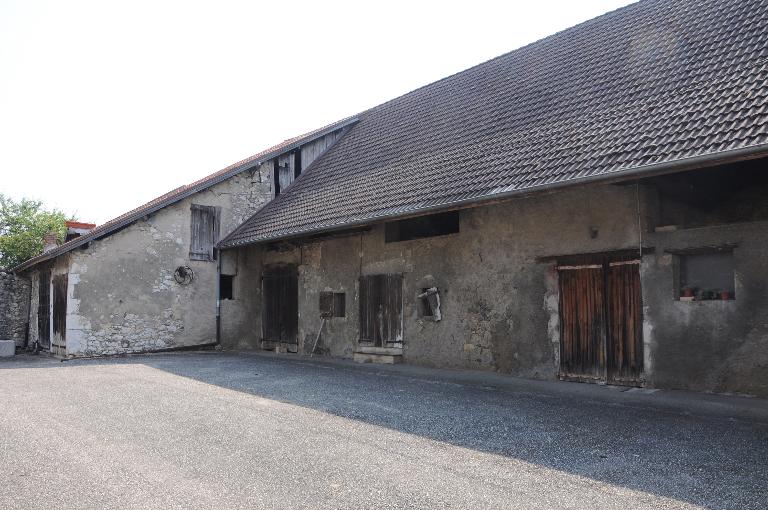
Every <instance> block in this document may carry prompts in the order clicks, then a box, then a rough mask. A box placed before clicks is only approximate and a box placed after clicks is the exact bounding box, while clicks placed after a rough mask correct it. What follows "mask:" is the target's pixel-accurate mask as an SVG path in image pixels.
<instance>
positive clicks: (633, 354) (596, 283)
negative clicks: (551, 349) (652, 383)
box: [558, 256, 643, 385]
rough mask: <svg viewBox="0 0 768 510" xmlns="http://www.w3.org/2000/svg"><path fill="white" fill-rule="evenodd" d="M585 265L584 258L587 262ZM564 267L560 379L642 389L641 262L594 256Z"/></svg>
mask: <svg viewBox="0 0 768 510" xmlns="http://www.w3.org/2000/svg"><path fill="white" fill-rule="evenodd" d="M582 260H583V259H582ZM592 262H596V263H587V264H580V265H575V264H574V265H565V264H563V265H560V266H558V274H559V280H560V323H561V338H560V376H561V378H563V379H572V380H580V381H595V382H610V383H616V384H632V385H635V384H639V383H640V382H641V378H642V373H643V341H642V296H641V291H640V271H639V268H640V261H639V260H634V259H627V258H626V257H625V258H624V260H622V259H621V258H619V257H611V256H598V257H594V256H593V257H592Z"/></svg>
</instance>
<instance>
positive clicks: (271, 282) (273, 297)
mask: <svg viewBox="0 0 768 510" xmlns="http://www.w3.org/2000/svg"><path fill="white" fill-rule="evenodd" d="M262 299H263V306H262V308H261V310H262V330H263V331H262V333H263V340H266V341H268V342H282V343H289V344H298V341H299V340H298V331H299V284H298V274H297V270H296V266H277V267H268V268H265V270H264V276H263V278H262Z"/></svg>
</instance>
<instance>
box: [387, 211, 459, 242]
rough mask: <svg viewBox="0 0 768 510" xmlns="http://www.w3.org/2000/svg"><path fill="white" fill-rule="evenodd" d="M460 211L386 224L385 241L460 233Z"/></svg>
mask: <svg viewBox="0 0 768 510" xmlns="http://www.w3.org/2000/svg"><path fill="white" fill-rule="evenodd" d="M458 232H459V211H450V212H446V213H440V214H431V215H429V216H418V217H416V218H408V219H405V220H399V221H390V222H388V223H385V224H384V241H385V242H387V243H395V242H398V241H410V240H411V239H422V238H425V237H435V236H444V235H448V234H458Z"/></svg>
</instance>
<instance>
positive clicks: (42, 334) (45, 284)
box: [37, 269, 51, 350]
mask: <svg viewBox="0 0 768 510" xmlns="http://www.w3.org/2000/svg"><path fill="white" fill-rule="evenodd" d="M37 290H38V293H37V297H38V299H37V341H38V343H39V344H40V348H41V349H46V350H48V349H50V348H51V271H50V269H48V270H45V271H40V274H39V276H38V286H37Z"/></svg>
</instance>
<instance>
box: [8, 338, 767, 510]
mask: <svg viewBox="0 0 768 510" xmlns="http://www.w3.org/2000/svg"><path fill="white" fill-rule="evenodd" d="M767 501H768V402H766V401H765V400H759V399H745V398H738V397H717V396H705V395H696V394H691V393H682V392H679V393H678V392H655V393H649V392H643V391H626V392H622V391H619V390H617V389H610V388H606V387H598V386H592V385H580V384H574V383H546V382H531V381H522V380H519V379H513V378H508V377H502V376H497V375H493V374H478V373H473V372H451V371H441V370H430V369H423V368H416V367H408V366H400V367H379V366H369V365H366V366H360V365H354V364H351V363H347V362H338V361H318V360H316V359H314V360H308V359H306V358H297V357H286V356H268V355H257V354H228V353H215V352H210V353H186V354H168V355H150V356H135V357H127V358H119V359H111V360H83V361H69V362H65V363H61V362H58V361H55V360H51V359H45V358H37V357H17V358H16V359H15V360H13V361H2V360H0V508H3V509H5V508H8V509H13V508H141V509H147V508H162V509H166V508H286V509H295V508H350V509H352V508H355V509H357V508H460V509H469V508H526V509H529V508H542V509H545V508H546V509H555V508H557V509H559V508H616V509H627V508H699V507H704V508H738V509H745V508H761V509H765V508H766V502H767Z"/></svg>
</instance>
